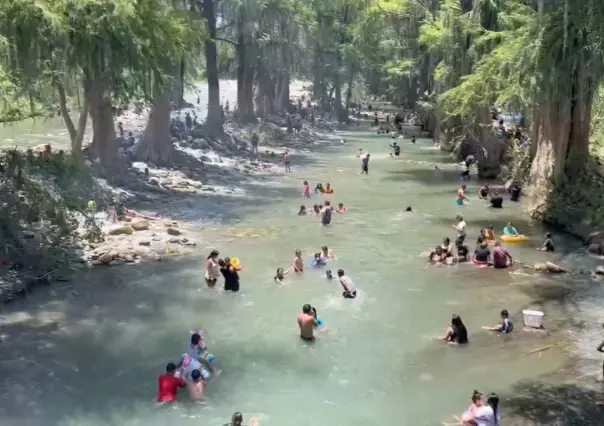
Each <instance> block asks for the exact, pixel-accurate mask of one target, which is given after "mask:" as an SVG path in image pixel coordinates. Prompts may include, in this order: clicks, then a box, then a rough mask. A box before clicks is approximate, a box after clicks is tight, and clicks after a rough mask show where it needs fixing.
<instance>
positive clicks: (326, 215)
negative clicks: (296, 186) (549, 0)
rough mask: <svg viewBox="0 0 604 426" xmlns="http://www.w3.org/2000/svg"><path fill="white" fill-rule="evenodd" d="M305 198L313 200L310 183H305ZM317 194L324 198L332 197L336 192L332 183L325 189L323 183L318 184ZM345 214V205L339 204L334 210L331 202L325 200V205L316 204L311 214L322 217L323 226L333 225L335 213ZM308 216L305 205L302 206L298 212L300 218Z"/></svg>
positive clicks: (326, 185)
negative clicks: (332, 219)
mask: <svg viewBox="0 0 604 426" xmlns="http://www.w3.org/2000/svg"><path fill="white" fill-rule="evenodd" d="M302 191H303V196H304V198H311V191H310V185H309V183H308V181H306V180H305V181H304V183H303V189H302ZM314 192H315V194H322V195H324V196H331V195H332V194H333V193H334V190H333V188H332V186H331V184H330V183H326V184H325V187H323V184H322V183H318V184H317V186H316V187H315V190H314ZM334 211H335V212H336V213H339V214H344V213H346V207H344V204H343V203H338V208H337V209H334V208H333V206H332V205H331V201H330V200H325V201H324V203H323V204H315V205H313V207H312V211H311V214H313V215H315V216H319V217H321V223H322V224H323V225H329V224H330V223H331V217H332V213H333V212H334ZM306 215H308V210H307V209H306V206H305V205H301V206H300V210H298V216H306Z"/></svg>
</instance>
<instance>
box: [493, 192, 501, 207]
mask: <svg viewBox="0 0 604 426" xmlns="http://www.w3.org/2000/svg"><path fill="white" fill-rule="evenodd" d="M490 203H491V207H492V208H494V209H501V208H503V197H502V196H501V195H499V192H497V191H495V193H494V194H493V196H492V197H491V201H490Z"/></svg>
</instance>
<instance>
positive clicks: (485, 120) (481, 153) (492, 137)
mask: <svg viewBox="0 0 604 426" xmlns="http://www.w3.org/2000/svg"><path fill="white" fill-rule="evenodd" d="M476 120H478V121H479V122H478V124H477V126H476V133H477V135H478V140H477V141H475V144H476V148H475V151H476V152H473V153H472V154H474V155H475V156H476V159H477V160H478V177H480V178H481V179H496V178H497V177H499V174H500V173H501V163H502V162H503V160H504V157H505V154H506V151H507V149H508V147H509V139H508V138H507V136H505V135H504V136H503V137H501V136H498V135H497V133H496V132H495V131H494V129H493V119H492V117H491V111H490V110H489V108H482V109H481V110H480V111H478V113H477V114H476Z"/></svg>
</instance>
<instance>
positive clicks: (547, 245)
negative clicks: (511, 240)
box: [537, 232, 556, 251]
mask: <svg viewBox="0 0 604 426" xmlns="http://www.w3.org/2000/svg"><path fill="white" fill-rule="evenodd" d="M537 250H541V251H555V250H556V248H555V247H554V242H553V241H552V234H550V233H549V232H548V233H547V234H545V241H544V242H543V244H541V247H539V248H538V249H537Z"/></svg>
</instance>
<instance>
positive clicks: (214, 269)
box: [205, 250, 220, 287]
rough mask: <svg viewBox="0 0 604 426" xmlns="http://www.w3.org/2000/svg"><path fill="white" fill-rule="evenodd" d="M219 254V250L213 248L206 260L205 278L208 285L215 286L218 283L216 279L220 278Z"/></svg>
mask: <svg viewBox="0 0 604 426" xmlns="http://www.w3.org/2000/svg"><path fill="white" fill-rule="evenodd" d="M218 255H219V253H218V250H212V252H211V253H210V255H209V256H208V259H207V261H206V272H205V279H206V284H207V285H208V287H214V286H215V285H216V281H217V280H218V276H219V273H220V269H219V266H218Z"/></svg>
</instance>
